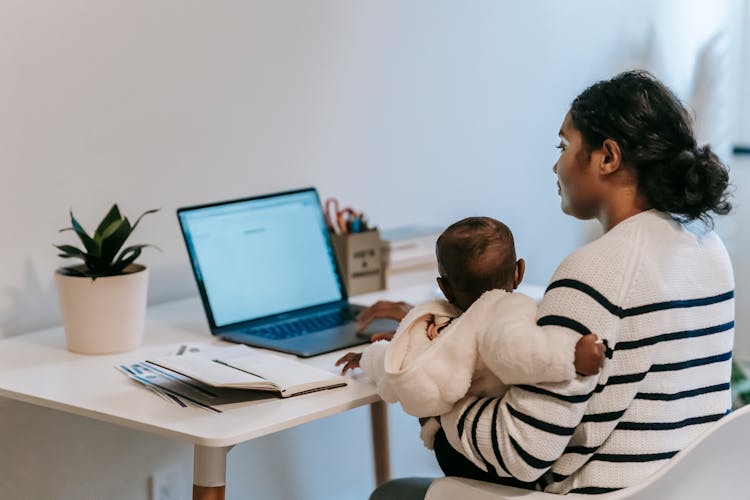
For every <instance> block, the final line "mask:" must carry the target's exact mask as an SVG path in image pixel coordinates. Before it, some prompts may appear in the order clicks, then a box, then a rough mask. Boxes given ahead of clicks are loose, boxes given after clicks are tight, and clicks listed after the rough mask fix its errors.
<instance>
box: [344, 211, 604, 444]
mask: <svg viewBox="0 0 750 500" xmlns="http://www.w3.org/2000/svg"><path fill="white" fill-rule="evenodd" d="M436 253H437V261H438V272H439V273H440V277H438V278H437V283H438V286H439V287H440V290H441V291H442V292H443V295H444V296H445V298H446V299H447V301H446V300H436V301H430V302H426V303H423V304H419V305H417V306H416V307H415V308H414V309H412V310H411V311H409V313H408V314H407V315H406V316H405V317H404V319H403V320H402V321H401V323H400V324H399V326H398V329H397V330H396V333H395V335H394V336H393V339H392V341H391V342H387V341H378V342H375V343H373V344H371V345H370V346H368V347H367V348H366V349H365V350H364V352H362V353H361V354H358V353H348V354H347V355H345V356H344V357H342V358H341V359H339V360H338V361H337V362H336V365H337V366H339V365H342V364H343V365H344V367H343V369H342V374H343V373H345V372H346V371H347V370H348V369H352V368H355V367H361V368H362V371H363V372H364V373H365V375H367V376H368V377H369V378H370V379H371V380H372V381H373V382H375V384H376V385H377V388H378V393H379V394H380V396H381V397H382V398H383V399H384V400H385V401H388V402H396V401H399V402H400V403H401V406H402V407H403V408H404V411H406V412H407V413H409V414H411V415H414V416H417V417H432V416H438V415H441V414H443V413H445V412H447V411H449V410H450V409H451V408H452V407H453V404H454V403H455V402H456V401H458V400H459V399H461V398H462V397H464V396H466V395H467V394H472V395H478V396H486V397H500V396H502V395H503V394H504V393H505V390H506V388H507V385H511V384H535V383H541V382H562V381H564V380H569V379H572V378H574V377H575V376H576V373H579V374H582V375H594V374H596V373H598V371H599V369H600V368H601V366H602V363H603V361H604V350H605V346H604V345H602V344H601V343H600V342H599V341H598V340H597V337H596V335H594V334H590V335H585V336H580V335H579V334H578V333H575V332H572V331H571V332H570V333H569V334H568V333H567V332H566V333H559V332H557V333H553V332H545V331H544V330H541V331H540V332H539V333H538V334H535V335H533V336H529V335H520V334H519V333H517V332H516V329H515V325H516V324H519V322H521V323H523V324H528V323H529V322H536V302H535V301H534V300H533V299H531V298H530V297H527V296H525V295H523V294H518V293H511V292H513V290H515V289H516V288H517V287H518V285H519V284H520V283H521V280H522V279H523V274H524V270H525V264H524V261H523V259H518V260H516V251H515V246H514V242H513V234H512V233H511V232H510V230H509V229H508V228H507V226H505V224H503V223H502V222H500V221H497V220H495V219H492V218H489V217H469V218H467V219H463V220H461V221H458V222H456V223H455V224H452V225H451V226H449V227H448V228H447V229H446V230H445V231H443V233H442V234H441V235H440V237H439V238H438V240H437V244H436ZM438 427H439V424H438V423H437V421H435V420H430V421H427V423H426V424H425V425H423V427H422V439H423V441H424V443H425V445H426V446H427V447H428V448H432V441H433V439H434V434H435V432H436V431H437V429H438Z"/></svg>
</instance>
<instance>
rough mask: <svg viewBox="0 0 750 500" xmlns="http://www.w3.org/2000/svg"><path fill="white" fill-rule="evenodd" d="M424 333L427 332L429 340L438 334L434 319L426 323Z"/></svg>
mask: <svg viewBox="0 0 750 500" xmlns="http://www.w3.org/2000/svg"><path fill="white" fill-rule="evenodd" d="M425 333H427V338H428V339H430V340H435V339H436V338H437V336H438V333H440V332H439V331H438V326H437V324H435V322H434V321H430V322H428V323H427V328H426V329H425Z"/></svg>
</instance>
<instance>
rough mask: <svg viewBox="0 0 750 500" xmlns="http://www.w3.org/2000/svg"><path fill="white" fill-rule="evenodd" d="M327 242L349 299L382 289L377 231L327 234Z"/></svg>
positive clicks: (381, 263) (381, 270) (379, 243)
mask: <svg viewBox="0 0 750 500" xmlns="http://www.w3.org/2000/svg"><path fill="white" fill-rule="evenodd" d="M331 240H332V242H333V248H334V250H335V251H336V260H337V261H338V263H339V267H340V268H341V274H342V275H343V277H344V284H345V286H346V291H347V293H348V294H349V295H357V294H360V293H367V292H374V291H375V290H382V289H383V288H385V274H384V273H383V262H382V257H381V253H380V252H381V242H380V233H379V232H378V230H377V229H373V230H370V231H365V232H362V233H347V234H331Z"/></svg>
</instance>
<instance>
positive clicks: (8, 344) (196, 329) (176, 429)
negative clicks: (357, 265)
mask: <svg viewBox="0 0 750 500" xmlns="http://www.w3.org/2000/svg"><path fill="white" fill-rule="evenodd" d="M433 283H434V282H432V281H428V282H425V281H422V284H421V285H417V286H412V287H399V288H398V289H391V290H388V291H384V292H378V293H374V294H367V295H362V296H359V297H355V298H354V299H353V300H352V302H356V303H361V304H369V303H372V302H374V301H376V300H379V299H390V300H406V301H412V302H418V301H421V300H424V299H426V298H430V297H433V296H434V289H435V287H434V284H433ZM209 340H210V336H209V334H208V326H207V324H206V320H205V318H204V314H203V308H202V307H201V305H200V301H199V300H198V298H197V297H196V298H194V299H188V300H182V301H178V302H172V303H168V304H162V305H159V306H155V307H152V308H149V310H148V314H147V318H146V326H145V336H144V344H143V346H142V347H141V348H139V349H137V350H135V351H131V352H127V353H122V354H113V355H106V356H85V355H80V354H74V353H71V352H69V351H68V350H67V349H66V347H65V336H64V333H63V329H62V328H61V327H58V328H52V329H49V330H44V331H40V332H36V333H30V334H25V335H20V336H18V337H14V338H10V339H7V340H2V341H0V396H4V397H7V398H11V399H15V400H18V401H23V402H26V403H31V404H34V405H38V406H42V407H46V408H53V409H56V410H61V411H64V412H69V413H74V414H76V415H81V416H84V417H89V418H93V419H96V420H101V421H104V422H109V423H113V424H116V425H121V426H123V427H128V428H131V429H137V430H140V431H145V432H151V433H154V434H158V435H160V436H164V437H167V438H173V439H178V440H181V441H186V442H189V443H192V444H193V445H194V447H195V456H194V480H193V483H194V487H193V497H194V498H196V499H198V498H200V499H209V498H210V499H214V498H215V499H221V498H223V497H224V485H225V480H226V454H227V452H228V451H229V450H230V449H231V448H232V446H234V445H236V444H239V443H242V442H245V441H249V440H251V439H254V438H257V437H260V436H264V435H267V434H271V433H273V432H277V431H280V430H284V429H288V428H291V427H294V426H297V425H300V424H303V423H305V422H310V421H312V420H316V419H319V418H323V417H326V416H329V415H333V414H336V413H341V412H344V411H347V410H350V409H352V408H356V407H358V406H363V405H366V404H370V405H371V417H372V433H373V444H374V452H375V475H376V482H377V483H378V484H379V483H381V482H382V481H385V480H386V479H388V478H389V476H390V465H389V454H388V427H387V412H386V405H385V403H383V402H382V401H381V400H380V398H379V397H378V395H377V393H376V392H375V388H374V386H373V385H372V384H371V383H369V382H365V381H357V380H350V383H349V385H348V386H346V387H342V388H338V389H331V390H327V391H321V392H317V393H313V394H307V395H303V396H296V397H293V398H288V399H276V398H269V399H263V400H259V401H253V402H247V403H237V404H232V405H225V406H222V407H221V409H222V410H225V411H224V413H221V414H214V413H208V412H206V411H204V410H201V409H199V408H192V407H189V408H181V407H179V406H177V405H174V404H170V403H168V402H166V401H164V400H162V399H160V398H158V397H157V396H156V395H154V394H153V393H151V392H150V391H148V390H146V389H145V388H144V387H142V386H140V385H139V384H137V383H135V382H133V381H132V380H130V379H128V378H127V377H126V376H124V375H123V374H122V373H120V372H119V371H117V370H116V369H115V368H114V366H115V365H118V364H122V363H129V362H137V361H142V360H144V359H146V358H149V357H153V356H157V355H164V354H168V353H170V352H171V351H173V350H174V348H175V346H177V345H178V344H181V343H190V342H192V343H196V342H206V341H209ZM347 350H349V349H347ZM351 350H355V349H351ZM344 352H345V351H344ZM341 355H342V352H341V351H340V352H337V353H329V354H324V355H321V356H318V357H315V358H311V359H307V360H303V361H304V362H307V363H310V364H313V365H315V366H318V367H321V368H325V369H332V367H333V363H334V361H335V360H336V359H338V357H340V356H341Z"/></svg>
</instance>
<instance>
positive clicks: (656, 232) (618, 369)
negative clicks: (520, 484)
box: [441, 210, 734, 493]
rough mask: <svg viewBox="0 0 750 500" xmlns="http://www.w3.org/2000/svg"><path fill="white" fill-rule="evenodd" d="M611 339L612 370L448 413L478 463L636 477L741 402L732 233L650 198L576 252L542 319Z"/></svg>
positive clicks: (550, 290)
mask: <svg viewBox="0 0 750 500" xmlns="http://www.w3.org/2000/svg"><path fill="white" fill-rule="evenodd" d="M519 328H528V329H533V328H544V329H557V330H559V331H564V330H565V329H569V330H574V331H576V332H578V333H580V334H582V335H585V334H587V333H589V332H594V333H596V334H598V335H599V336H600V338H604V339H606V341H607V345H608V346H609V349H608V353H607V354H608V358H609V359H607V360H606V362H605V365H604V368H603V369H602V371H601V372H600V373H599V375H596V376H593V377H578V378H576V379H574V380H572V381H569V382H563V383H556V384H539V385H517V386H513V387H511V388H510V390H509V391H508V392H507V393H506V395H505V396H504V397H503V398H502V399H492V398H477V397H467V398H465V399H463V400H462V401H460V402H459V403H458V404H457V405H456V406H455V407H454V409H453V410H452V411H451V412H450V413H448V414H445V415H443V416H442V417H441V420H442V425H443V428H444V430H445V434H446V437H447V439H448V441H449V442H450V444H451V445H452V446H453V447H454V448H455V449H457V450H458V451H460V452H461V453H462V454H463V455H464V456H466V457H467V458H468V459H469V460H471V461H472V462H473V463H474V464H475V465H477V467H479V468H480V469H482V470H485V471H488V472H489V473H490V474H494V475H497V476H501V477H514V478H516V479H519V480H521V481H525V482H534V481H538V483H537V484H538V485H539V487H540V488H541V489H543V490H545V491H547V492H553V493H568V492H577V493H603V492H607V491H612V490H616V489H619V488H623V487H626V486H630V485H633V484H636V483H638V482H639V481H641V480H643V478H645V477H646V476H648V475H649V474H651V473H653V472H654V471H656V470H657V469H658V468H659V467H661V466H662V465H664V464H665V463H666V461H667V460H669V458H671V457H673V456H674V455H675V454H676V453H677V452H678V451H680V450H681V449H682V448H684V447H685V446H686V445H687V444H689V443H690V442H691V441H692V440H693V439H695V438H696V437H697V436H698V435H700V434H701V433H703V432H704V431H706V430H707V429H708V428H710V427H711V426H712V425H713V422H715V421H716V420H718V419H720V418H721V417H722V416H723V415H724V414H725V413H726V412H728V411H729V409H730V406H731V396H730V389H729V378H730V372H731V355H732V344H733V336H734V279H733V274H732V268H731V264H730V261H729V257H728V255H727V253H726V250H725V248H724V245H723V244H722V242H721V240H720V239H719V238H718V236H716V235H715V234H714V233H713V232H706V231H705V230H703V229H702V228H701V229H699V230H691V228H689V227H686V226H683V225H682V224H680V223H678V222H676V221H674V220H673V219H672V218H671V217H670V216H669V215H667V214H665V213H662V212H658V211H656V210H649V211H647V212H642V213H640V214H638V215H635V216H633V217H630V218H629V219H626V220H625V221H623V222H621V223H620V224H618V225H617V226H615V227H614V228H612V229H611V230H610V231H609V232H607V233H606V234H605V235H604V236H602V237H601V238H599V239H598V240H596V241H594V242H592V243H590V244H588V245H586V246H584V247H582V248H581V249H579V250H578V251H576V252H575V253H573V254H572V255H570V256H569V257H568V258H567V259H565V261H564V262H563V263H562V264H561V265H560V267H559V268H558V269H557V271H556V272H555V274H554V276H553V278H552V281H551V283H550V285H549V286H548V287H547V291H546V293H545V295H544V298H543V300H542V302H541V305H540V307H539V311H538V318H537V326H535V325H525V326H519Z"/></svg>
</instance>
